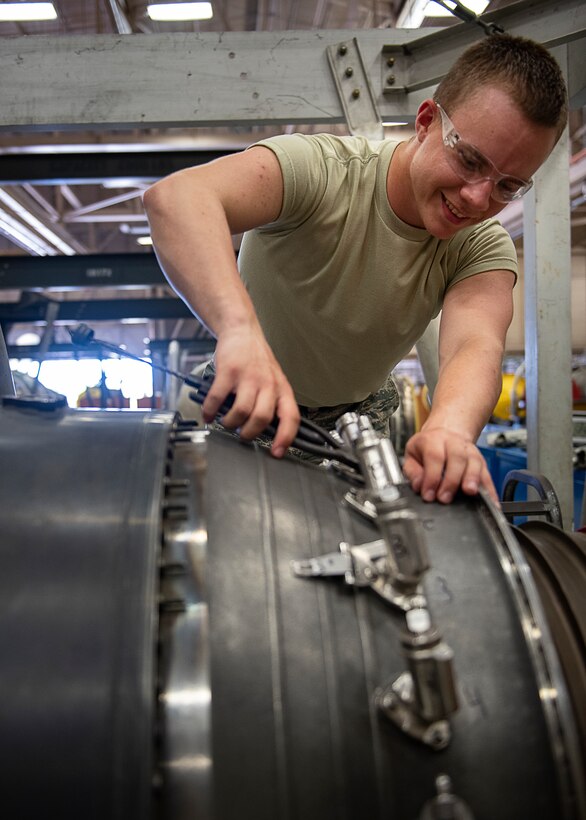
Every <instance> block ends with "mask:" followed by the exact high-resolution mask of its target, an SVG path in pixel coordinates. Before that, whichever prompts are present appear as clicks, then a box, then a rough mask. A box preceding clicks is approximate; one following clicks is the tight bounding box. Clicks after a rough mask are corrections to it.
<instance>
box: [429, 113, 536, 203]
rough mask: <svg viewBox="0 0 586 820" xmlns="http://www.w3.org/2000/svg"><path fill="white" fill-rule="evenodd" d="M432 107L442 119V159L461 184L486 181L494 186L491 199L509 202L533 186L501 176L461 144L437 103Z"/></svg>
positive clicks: (476, 150) (480, 155) (515, 178)
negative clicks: (463, 182)
mask: <svg viewBox="0 0 586 820" xmlns="http://www.w3.org/2000/svg"><path fill="white" fill-rule="evenodd" d="M436 106H437V108H438V110H439V112H440V115H441V118H442V136H443V141H444V145H445V146H446V149H447V150H446V157H447V159H448V162H449V164H450V167H451V168H452V170H453V171H455V173H456V174H458V176H459V177H460V178H461V179H463V180H464V181H465V182H472V183H474V182H484V181H485V180H487V179H489V180H490V181H491V182H493V183H494V185H493V190H492V194H491V196H492V198H493V199H496V200H497V201H498V202H512V201H513V200H514V199H519V198H520V197H522V196H523V194H526V193H527V191H528V190H529V189H530V188H531V186H532V185H533V180H532V179H530V180H529V181H526V180H524V179H518V178H517V177H511V176H508V174H501V172H500V171H499V170H498V168H496V167H495V166H494V165H493V163H492V162H491V161H490V160H489V159H488V157H485V156H484V154H481V153H480V151H479V150H478V149H477V148H475V147H474V146H473V145H471V144H470V143H469V142H464V140H463V139H462V137H461V136H460V135H459V134H458V132H457V131H456V128H455V126H454V123H453V122H452V121H451V119H450V118H449V117H448V115H447V114H446V112H445V111H444V109H443V108H442V107H441V105H440V104H439V103H436Z"/></svg>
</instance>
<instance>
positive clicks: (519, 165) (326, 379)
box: [144, 35, 567, 503]
mask: <svg viewBox="0 0 586 820" xmlns="http://www.w3.org/2000/svg"><path fill="white" fill-rule="evenodd" d="M566 118H567V103H566V90H565V85H564V81H563V78H562V75H561V72H560V69H559V67H558V65H557V63H556V62H555V61H554V60H553V58H552V57H551V56H550V54H549V53H548V52H547V51H546V50H545V49H543V48H542V47H541V46H539V45H538V44H536V43H533V42H531V41H529V40H525V39H523V38H514V37H509V36H506V35H491V36H490V37H487V38H486V39H484V40H482V41H481V42H479V43H477V44H475V45H474V46H472V47H471V48H470V49H468V50H467V51H466V52H465V53H464V54H463V55H462V56H461V57H460V58H459V60H458V61H457V62H456V63H455V65H454V67H453V68H452V69H451V71H450V72H449V73H448V74H447V76H446V77H445V78H444V80H443V81H442V83H441V84H440V85H439V87H438V89H437V91H436V93H435V95H434V97H433V99H428V100H425V101H424V102H423V103H422V104H421V105H420V107H419V110H418V113H417V118H416V121H415V132H416V134H415V137H414V138H413V139H411V140H410V141H408V142H400V143H396V142H393V141H391V140H385V141H383V142H375V143H370V142H368V141H367V140H365V139H363V138H360V137H354V138H353V137H345V138H339V137H333V136H329V135H315V136H310V137H308V136H303V135H289V136H280V137H275V138H272V139H269V140H264V141H263V142H261V143H259V144H257V145H255V146H252V147H251V148H250V149H248V150H247V151H245V152H243V153H240V154H237V155H234V156H230V157H226V158H223V159H221V160H217V161H215V162H213V163H210V164H209V165H205V166H199V167H197V168H190V169H187V170H185V171H181V172H179V173H177V174H174V175H172V176H170V177H168V178H167V179H165V180H162V181H161V182H159V183H157V184H156V185H154V186H153V187H152V188H151V189H150V190H149V191H147V193H146V195H145V199H144V202H145V207H146V210H147V213H148V216H149V220H150V223H151V228H152V235H153V240H154V245H155V248H156V252H157V255H158V258H159V260H160V263H161V266H162V268H163V270H164V271H165V273H166V275H167V277H168V279H169V281H170V282H171V283H172V285H173V286H174V288H175V289H176V290H177V292H178V293H179V294H180V295H181V296H182V298H183V299H184V300H185V301H186V302H187V304H188V305H189V306H190V307H191V309H192V310H193V311H194V313H195V314H197V316H198V317H200V319H201V321H202V322H204V323H205V324H206V326H207V327H208V328H209V329H210V330H211V332H212V333H213V334H214V335H215V336H216V338H217V347H216V353H215V370H216V376H215V379H214V383H213V386H212V388H211V390H210V392H209V394H208V396H207V398H206V401H205V403H204V405H203V413H204V418H205V419H206V420H208V421H209V420H211V419H213V418H214V416H215V414H216V412H217V410H218V408H219V407H220V405H221V403H222V402H223V400H224V399H225V397H226V396H227V394H228V393H229V392H231V391H232V392H233V393H235V395H236V400H235V402H234V405H233V407H232V409H231V410H230V412H229V413H227V414H226V416H225V417H224V419H223V423H224V424H225V426H227V427H230V428H240V435H241V436H242V437H243V438H247V439H251V438H254V437H255V436H256V435H258V434H259V433H261V432H262V430H263V429H264V427H265V426H266V425H267V424H268V422H269V421H270V420H271V419H272V418H273V417H274V415H275V414H276V415H277V416H278V418H279V426H278V431H277V434H276V436H275V440H274V443H273V446H272V452H273V454H274V455H275V456H277V457H279V456H282V455H283V454H284V453H285V451H286V449H287V447H288V445H289V444H290V443H291V441H292V439H293V437H294V435H295V433H296V431H297V427H298V424H299V417H300V416H299V413H300V409H299V407H298V403H299V405H300V406H301V412H303V413H305V414H308V415H310V417H313V418H314V419H315V420H316V421H318V423H319V422H320V421H322V420H323V419H327V420H328V422H330V421H331V419H332V418H335V417H336V415H341V414H342V413H343V412H345V410H347V409H348V405H351V406H353V407H354V406H355V407H357V409H358V410H359V412H368V410H369V407H372V406H373V405H376V404H378V405H380V402H379V401H378V400H377V391H378V390H379V388H380V386H381V385H384V384H385V383H386V379H387V374H388V373H389V371H390V370H391V369H392V368H393V367H394V366H395V365H396V364H397V363H398V362H399V361H400V359H401V358H403V357H404V356H405V355H406V354H407V353H408V352H409V350H410V349H411V347H412V345H413V344H414V343H415V342H416V341H417V340H418V338H419V337H420V336H421V334H422V333H423V331H424V330H425V328H426V326H427V324H428V322H429V321H430V319H432V318H433V317H434V316H436V315H437V314H438V313H439V311H440V310H442V319H441V328H440V350H439V354H440V369H439V380H438V384H437V386H436V389H435V394H434V400H433V407H432V409H431V413H430V415H429V418H428V420H427V421H426V423H425V425H424V426H423V428H422V430H421V431H420V432H419V433H417V434H416V435H415V436H413V437H412V438H411V439H410V441H409V442H408V444H407V448H406V453H405V463H404V471H405V474H406V476H407V477H408V479H409V480H410V481H411V484H412V486H413V488H414V490H415V491H416V492H420V493H421V495H422V497H423V498H424V499H425V500H429V501H432V500H434V499H436V498H437V499H438V500H439V501H441V502H444V503H448V502H449V501H451V499H452V498H453V496H454V493H455V492H456V490H457V489H458V487H462V489H463V490H464V492H466V493H470V494H474V493H476V492H477V491H478V488H479V486H484V487H485V488H487V489H488V491H489V492H490V493H491V495H492V496H493V498H495V499H496V493H495V490H494V487H493V485H492V482H491V479H490V475H489V473H488V470H487V468H486V465H485V463H484V460H483V458H482V456H481V454H480V452H479V451H478V450H477V448H476V446H475V441H476V438H477V437H478V435H479V433H480V431H481V430H482V427H483V426H484V424H485V423H486V421H487V419H488V418H489V416H490V413H491V411H492V409H493V407H494V405H495V403H496V401H497V398H498V395H499V392H500V384H501V364H502V355H503V350H504V342H505V334H506V331H507V328H508V326H509V324H510V321H511V318H512V288H513V285H514V282H515V276H516V257H515V251H514V247H513V244H512V242H511V240H510V238H509V237H508V235H507V234H506V232H505V231H504V230H503V229H502V228H501V227H500V225H499V224H498V223H497V222H496V221H495V220H492V219H491V218H492V217H494V216H495V214H497V213H498V212H499V211H500V210H502V208H504V206H505V204H506V203H507V202H509V201H510V200H511V199H514V198H517V197H518V196H521V195H522V194H523V193H524V192H525V191H526V190H528V189H529V188H530V187H531V177H532V175H533V174H534V173H535V171H536V170H537V169H538V168H539V166H540V165H541V164H542V163H543V162H544V161H545V159H546V158H547V156H548V155H549V153H550V152H551V150H552V149H553V147H554V145H555V143H556V141H557V140H558V139H559V136H560V134H561V132H562V131H563V128H564V126H565V123H566ZM242 232H246V234H245V237H244V239H243V242H242V247H241V251H240V256H239V268H240V271H238V269H237V267H236V264H235V261H234V252H233V248H232V242H231V236H230V234H231V233H242ZM384 390H385V393H384V395H386V396H387V397H388V395H389V390H388V387H387V388H384ZM391 404H393V402H392V401H391ZM395 407H396V404H395V405H394V406H390V407H389V408H388V410H389V413H391V412H393V410H394V409H395ZM316 408H318V409H316Z"/></svg>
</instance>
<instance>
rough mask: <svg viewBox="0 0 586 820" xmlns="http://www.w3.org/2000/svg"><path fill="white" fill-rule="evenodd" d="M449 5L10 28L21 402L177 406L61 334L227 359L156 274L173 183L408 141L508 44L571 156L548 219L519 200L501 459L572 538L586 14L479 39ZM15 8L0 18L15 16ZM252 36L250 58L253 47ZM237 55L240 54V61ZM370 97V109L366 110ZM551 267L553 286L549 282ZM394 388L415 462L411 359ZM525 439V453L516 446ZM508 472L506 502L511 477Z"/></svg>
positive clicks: (7, 237)
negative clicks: (185, 174)
mask: <svg viewBox="0 0 586 820" xmlns="http://www.w3.org/2000/svg"><path fill="white" fill-rule="evenodd" d="M445 5H448V6H449V5H450V3H447V4H443V5H442V4H440V3H437V2H433V0H430V2H424V1H423V0H406V1H405V0H389V2H382V1H381V0H372V2H366V1H364V2H360V1H359V0H351V1H350V2H341V0H301V1H300V2H293V0H289V2H287V0H231V1H230V2H228V1H227V0H214V2H213V3H211V5H210V6H209V11H210V12H211V14H212V16H211V17H210V18H209V19H205V20H200V21H187V22H168V21H156V20H153V19H152V18H151V16H150V14H149V9H148V7H147V3H145V2H137V1H136V0H126V2H122V0H56V2H55V3H54V8H55V14H56V16H55V18H54V19H51V20H44V21H40V22H23V21H21V22H9V21H7V22H2V21H0V37H1V38H2V40H1V41H0V42H1V43H2V45H3V49H2V57H1V58H0V74H1V76H2V87H1V89H0V103H1V105H0V109H1V110H0V323H1V325H2V328H3V330H4V334H5V337H6V340H7V344H8V350H9V355H10V358H11V363H12V367H13V369H14V372H15V377H16V381H17V388H18V389H20V390H27V389H30V383H31V382H30V380H31V379H35V378H37V377H38V378H39V379H40V381H41V383H42V384H43V385H44V386H46V387H47V388H49V389H52V390H56V391H58V392H61V393H64V394H65V395H66V396H67V399H68V402H69V404H70V405H72V406H75V405H80V406H87V405H92V406H100V405H107V406H114V407H131V408H136V407H138V408H143V407H158V408H167V407H172V406H174V402H175V400H176V395H177V390H178V384H177V382H176V381H175V380H169V379H165V377H164V376H162V375H161V374H157V373H156V372H151V371H150V369H149V368H147V367H146V366H144V367H143V366H141V365H139V364H135V363H131V362H121V361H112V360H108V361H99V360H92V361H84V357H83V355H82V354H80V353H79V352H75V353H74V351H73V349H72V347H71V344H70V340H69V335H68V333H67V328H68V326H71V325H72V324H74V323H76V322H77V321H80V320H84V321H88V322H90V323H92V325H93V326H94V327H95V329H96V331H97V335H99V336H100V337H101V338H104V339H106V340H108V341H110V342H113V343H117V344H123V345H125V346H127V348H128V349H129V350H131V351H133V352H134V353H135V354H138V355H140V356H146V357H151V359H152V360H153V361H157V362H159V363H165V362H167V363H169V364H170V365H171V366H173V367H175V368H176V369H179V370H181V371H182V372H188V371H189V370H190V369H191V368H192V367H193V366H194V365H195V364H197V363H198V362H199V361H201V360H202V359H204V358H205V357H207V356H208V355H209V353H210V351H211V350H212V349H213V340H212V339H210V337H209V335H208V333H207V332H206V330H205V329H204V328H203V327H202V326H201V325H200V324H199V322H198V321H197V320H196V319H195V318H194V317H193V316H192V315H191V314H190V313H189V311H188V310H187V309H186V308H185V306H184V305H183V304H182V302H181V301H180V300H178V299H177V298H176V296H175V294H174V293H173V291H172V290H171V289H170V288H169V287H168V285H167V284H166V281H165V279H164V277H163V276H162V274H161V272H160V270H159V268H158V265H157V263H156V260H155V258H154V254H153V253H152V249H151V247H150V245H149V241H150V237H149V235H148V225H147V221H146V218H145V215H144V211H143V208H142V202H141V195H142V193H143V191H144V190H145V189H146V188H147V187H148V185H149V184H151V183H152V182H153V181H154V180H156V179H157V178H159V177H161V176H163V175H165V174H167V173H169V172H171V171H173V170H175V169H177V168H181V167H186V166H188V165H191V164H196V163H200V162H205V161H207V160H209V159H212V158H213V157H215V156H220V155H222V154H224V153H226V152H231V151H236V150H241V149H243V148H245V147H246V146H247V145H249V144H251V143H252V142H254V141H256V140H258V139H261V138H263V137H266V136H268V135H271V134H277V133H286V132H291V131H294V130H296V131H301V132H304V133H312V132H317V131H330V132H334V133H340V134H344V133H349V132H351V133H357V132H361V133H367V132H368V129H369V128H371V129H372V128H373V129H374V130H373V131H371V132H370V133H373V134H375V135H378V134H379V133H380V134H381V135H382V134H384V135H385V136H391V135H392V136H393V137H396V136H401V137H404V138H408V137H409V136H410V134H411V127H412V126H411V123H412V121H413V112H414V109H415V108H416V106H417V102H418V101H419V100H420V99H422V98H423V96H422V95H424V94H427V93H431V90H432V89H433V86H434V84H435V82H437V79H438V78H439V77H440V76H441V73H442V70H443V69H444V66H445V65H446V64H449V62H451V61H452V59H453V56H454V54H455V53H456V52H457V50H458V49H460V48H461V47H462V45H463V44H467V43H468V42H471V41H473V40H474V39H478V38H480V37H483V36H485V33H486V31H487V30H488V29H487V27H488V26H489V25H490V24H491V23H492V22H494V23H496V24H497V25H500V26H501V27H502V28H504V29H505V30H506V31H510V32H511V33H521V34H523V33H525V34H527V35H528V36H532V37H534V38H535V39H537V40H540V41H542V42H544V43H546V44H549V45H550V46H551V47H552V48H554V53H556V56H558V57H559V58H561V62H562V63H563V64H564V68H565V70H566V71H567V73H568V78H569V84H570V92H571V98H572V110H571V113H570V119H569V129H568V134H567V136H566V137H564V139H563V141H562V144H561V146H560V149H559V152H558V155H557V157H556V158H555V159H553V160H552V162H551V163H550V164H551V165H552V166H553V163H554V162H555V163H558V166H559V167H560V169H561V170H560V171H559V172H558V171H556V170H553V171H552V172H551V176H552V178H553V179H555V180H558V181H559V184H554V185H553V188H554V190H555V192H556V194H555V197H556V200H555V201H554V200H553V199H552V195H551V192H549V191H548V193H547V195H544V196H542V198H541V203H540V202H539V201H537V208H538V209H539V208H540V207H545V206H544V205H543V203H544V201H545V199H547V200H548V206H547V208H546V210H545V211H543V212H541V211H539V212H537V211H535V210H532V211H530V212H529V213H528V212H527V209H528V205H527V199H525V200H523V201H520V202H515V203H512V204H511V205H509V206H508V207H507V208H506V209H505V211H504V212H503V213H502V215H501V219H502V222H503V224H504V226H505V227H506V228H507V230H508V231H509V232H510V234H511V236H512V237H513V239H514V241H515V244H516V246H517V249H518V253H519V258H520V262H521V271H522V273H521V277H520V280H519V283H518V285H517V287H516V288H515V308H516V309H515V318H514V321H513V324H512V326H511V328H510V331H509V334H508V337H507V355H506V358H505V361H504V375H505V381H504V390H503V395H502V396H501V400H500V401H499V404H498V405H497V407H496V408H495V417H494V421H495V422H497V423H498V424H500V425H501V426H503V428H505V429H503V431H502V432H503V434H504V436H500V437H499V439H498V440H499V442H500V443H501V444H506V445H507V446H509V447H510V446H511V445H518V444H521V450H522V451H523V452H520V453H518V455H519V459H520V463H521V462H526V461H527V452H528V453H529V463H530V465H531V466H532V468H533V469H538V471H540V472H544V473H546V474H548V475H550V476H551V478H552V480H553V481H554V484H555V485H556V487H558V488H559V492H560V495H561V496H562V499H563V501H562V506H563V508H564V510H565V512H566V515H569V516H570V517H572V518H573V519H574V520H575V523H576V526H579V525H580V524H581V523H582V521H581V516H582V513H581V512H578V510H579V509H580V507H581V501H582V498H581V491H582V484H583V472H579V471H580V469H581V468H582V467H583V466H584V465H583V462H584V429H583V420H582V419H581V417H580V416H579V415H577V414H579V413H581V412H583V411H584V409H585V408H586V376H585V372H586V371H585V368H586V352H585V351H586V320H585V319H586V200H585V196H584V191H585V188H584V179H585V176H586V150H585V145H586V142H585V141H586V126H585V121H584V110H585V109H584V74H585V71H584V57H583V52H584V48H583V42H584V41H583V39H581V38H582V37H583V31H582V29H581V25H582V21H581V16H583V15H581V10H580V3H577V2H565V3H564V2H560V3H553V4H552V3H543V2H542V3H533V4H531V3H528V2H513V1H512V0H491V2H488V3H486V2H481V4H480V5H478V6H475V5H474V4H472V3H469V4H468V7H469V8H470V9H471V10H472V11H476V12H478V13H481V12H482V16H481V18H480V20H481V23H478V22H475V21H474V20H472V21H468V22H465V21H463V20H462V19H460V18H459V17H458V16H457V14H454V13H451V12H450V11H449V10H448V9H446V8H445ZM453 5H454V4H452V6H453ZM4 6H7V4H6V3H5V2H2V3H0V13H1V12H2V8H3V7H4ZM456 11H457V9H456ZM483 26H484V28H483ZM281 32H282V33H283V34H282V35H281V34H279V33H281ZM291 32H296V33H297V34H296V35H295V36H294V37H293V38H291V39H289V40H288V38H287V35H286V34H285V33H291ZM387 32H388V34H389V35H390V34H391V33H392V36H389V37H388V38H387V40H388V43H389V44H390V45H388V51H387V52H385V54H386V57H385V61H383V62H382V63H381V61H380V59H379V60H378V61H377V60H375V58H374V54H376V49H378V51H379V52H380V45H379V44H380V43H382V44H383V46H384V45H385V35H386V33H387ZM241 33H242V34H244V35H245V36H247V37H248V38H249V39H248V40H247V41H244V42H245V43H246V45H244V42H243V41H242V39H241V36H239V35H241ZM451 33H453V37H452V36H451ZM423 34H427V35H428V36H429V37H430V38H431V42H430V45H429V46H427V45H426V46H421V47H420V53H421V55H422V59H421V61H420V62H421V76H417V77H416V78H415V79H416V80H417V82H416V83H413V82H412V79H413V78H412V76H411V74H410V73H409V72H412V70H413V69H412V67H410V66H402V64H401V53H402V51H401V50H402V49H403V50H404V51H405V49H404V45H405V44H406V43H408V42H411V41H413V40H414V39H417V38H420V37H421V36H422V35H423ZM29 35H33V37H32V38H30V39H29V37H28V36H29ZM350 35H352V36H356V38H357V40H356V42H357V43H358V46H357V48H358V55H359V56H358V59H363V61H364V65H365V66H366V68H363V70H362V77H360V82H364V83H365V84H366V86H368V85H369V86H370V89H371V91H372V92H373V94H374V98H373V108H372V109H371V110H367V108H368V106H367V108H364V106H363V107H362V108H361V109H360V110H359V111H358V112H357V113H356V111H354V112H353V110H352V107H351V106H350V107H349V110H347V111H345V110H343V107H344V106H343V104H341V101H340V98H339V97H337V93H336V84H335V83H336V78H335V76H334V75H333V73H332V69H331V68H330V66H329V65H328V60H327V59H326V54H325V50H326V48H327V46H328V45H330V44H331V43H336V42H338V41H342V40H346V39H348V38H349V37H350ZM255 36H258V38H260V39H256V40H255V39H254V38H255ZM96 38H97V40H96ZM210 38H211V39H210ZM230 38H233V39H232V40H230ZM263 38H264V39H263ZM373 38H374V39H373ZM381 38H382V39H381ZM229 41H230V42H233V43H234V47H233V48H232V47H228V46H225V43H227V42H229ZM100 43H101V45H100ZM278 49H281V50H285V51H286V56H285V57H284V58H283V60H282V61H280V58H279V59H277V60H275V54H277V51H278ZM564 49H565V51H564ZM383 51H384V47H383ZM406 51H407V52H408V49H407V50H406ZM182 52H183V56H182ZM414 54H415V58H414V60H415V63H414V64H415V65H416V66H418V65H419V58H418V53H417V52H414ZM308 55H309V58H308ZM423 55H427V59H428V60H429V65H427V64H426V63H425V60H424V59H423ZM377 56H380V54H378V55H377ZM423 72H427V73H426V74H425V75H424V74H423ZM434 72H435V76H434ZM359 74H360V72H359ZM358 79H359V76H358V75H356V76H355V77H354V78H352V79H351V82H353V83H354V82H355V81H358ZM409 83H411V85H409ZM422 89H423V90H422ZM368 97H369V95H368V94H367V93H364V94H363V95H362V97H361V104H362V103H363V102H364V101H365V100H366V99H367V98H368ZM179 101H181V103H182V104H181V105H179ZM324 101H326V102H324ZM183 102H185V104H183ZM369 117H370V121H368V122H367V120H368V118H369ZM373 117H374V119H375V122H374V125H373V123H372V119H373ZM377 117H378V118H379V122H378V123H377V122H376V118H377ZM380 120H382V122H383V123H384V126H382V127H380V129H379V126H380ZM568 169H569V176H568ZM536 190H539V186H537V187H536ZM541 190H542V191H545V190H546V189H545V187H544V186H542V187H541ZM558 192H559V193H558ZM531 196H533V194H532V195H531ZM558 199H559V202H558ZM566 200H567V202H566ZM532 207H533V206H532ZM524 208H525V221H524ZM560 209H561V210H560ZM528 224H529V225H531V226H532V227H531V228H530V229H529V233H530V234H531V236H530V237H528V229H527V225H528ZM527 243H529V245H528V244H527ZM237 249H238V237H236V238H235V250H236V251H237ZM550 255H552V256H554V257H555V260H556V263H555V264H556V265H557V266H559V269H560V270H561V271H562V273H561V275H560V276H558V275H557V274H555V273H553V272H552V268H551V265H550V263H549V261H548V259H549V256H550ZM527 263H528V264H529V267H530V269H531V270H533V268H534V267H535V268H536V270H537V271H538V275H539V271H546V270H547V271H549V273H548V274H547V277H548V278H547V277H545V275H544V277H545V278H544V280H543V281H542V280H537V279H534V278H533V275H532V276H531V282H532V283H534V282H537V281H539V284H535V287H534V288H533V284H532V290H531V292H530V293H529V296H528V297H527V298H526V292H525V291H526V277H525V276H524V275H523V272H524V268H525V267H526V266H527ZM560 278H561V281H562V283H563V285H562V287H560ZM544 282H546V284H545V285H544ZM549 289H551V292H550V291H549ZM552 296H553V298H554V299H555V300H556V303H557V307H556V309H555V312H554V313H552V312H551V308H550V307H548V313H547V316H546V317H545V319H544V321H543V323H541V321H540V317H543V315H544V312H543V309H542V307H543V304H547V305H551V301H552ZM539 300H543V304H542V305H541V307H540V302H539ZM564 334H565V335H564ZM568 334H569V335H568ZM552 339H554V340H555V342H552ZM544 351H547V353H544ZM538 352H539V355H538ZM546 356H547V358H546ZM528 370H529V371H531V375H530V377H529V379H528V383H527V381H526V380H527V371H528ZM396 376H397V378H398V380H399V383H400V386H401V390H402V393H403V405H402V408H403V409H402V412H401V413H400V414H399V415H398V416H397V418H396V420H395V428H396V429H395V444H396V445H397V447H398V448H399V449H400V448H401V446H402V444H403V443H404V441H405V438H406V437H407V436H408V435H409V434H410V433H411V432H412V431H413V430H414V429H417V428H418V426H420V424H421V423H422V421H423V420H424V418H425V413H426V409H427V395H426V388H425V377H424V374H423V372H422V370H421V367H420V365H419V360H418V358H417V356H416V353H415V351H414V352H413V355H412V356H410V357H409V358H408V359H407V360H406V361H405V362H403V363H402V364H401V366H400V367H398V368H397V371H396ZM463 389H465V387H464V386H463ZM532 391H533V393H532ZM560 402H561V403H560ZM560 416H563V418H564V422H563V423H562V424H560V421H559V419H560ZM534 418H535V419H537V418H538V419H539V422H537V421H535V422H533V419H534ZM510 426H515V427H518V426H521V427H522V428H523V432H522V433H521V435H520V436H519V435H518V434H517V433H515V434H514V435H513V437H512V438H510V439H509V440H507V435H508V434H507V430H506V428H507V427H510ZM498 432H499V431H498V430H497V433H498ZM527 433H528V438H529V442H528V444H526V441H525V439H523V435H526V434H527ZM533 438H534V439H535V440H534V441H533ZM489 446H491V447H492V446H493V444H491V445H489ZM490 455H491V458H492V456H493V455H494V454H493V453H492V450H491V451H490ZM509 456H511V452H509V453H508V456H507V457H509ZM497 462H499V459H497ZM570 462H571V466H570ZM494 470H495V476H497V478H498V480H500V472H499V470H500V467H498V466H497V465H496V463H495V467H494ZM576 470H578V472H576ZM574 478H577V479H578V484H577V485H576V486H574V485H575V482H574ZM581 482H582V483H581ZM571 507H574V512H573V513H572V512H570V509H571Z"/></svg>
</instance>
